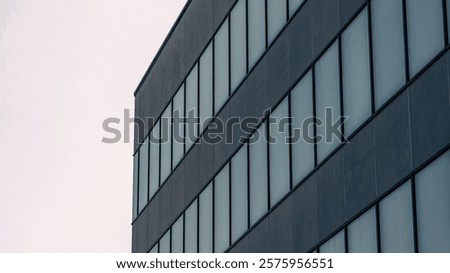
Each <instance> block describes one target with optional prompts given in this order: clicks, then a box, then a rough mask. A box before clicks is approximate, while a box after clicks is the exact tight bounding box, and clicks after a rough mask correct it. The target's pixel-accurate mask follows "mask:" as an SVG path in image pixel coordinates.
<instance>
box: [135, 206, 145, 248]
mask: <svg viewBox="0 0 450 273" xmlns="http://www.w3.org/2000/svg"><path fill="white" fill-rule="evenodd" d="M147 221H148V212H146V211H144V212H143V213H142V215H141V216H140V217H139V219H138V221H137V222H136V223H135V224H134V225H133V237H136V239H134V245H133V251H134V252H137V253H144V252H147V251H148V246H147V238H148V224H147Z"/></svg>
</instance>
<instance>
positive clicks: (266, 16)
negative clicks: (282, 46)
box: [264, 0, 269, 49]
mask: <svg viewBox="0 0 450 273" xmlns="http://www.w3.org/2000/svg"><path fill="white" fill-rule="evenodd" d="M267 1H268V0H264V13H265V14H264V17H265V18H264V21H265V22H264V31H265V40H266V41H265V42H266V46H265V49H267V46H268V45H269V38H268V33H267V29H268V24H269V22H268V20H269V19H268V12H267Z"/></svg>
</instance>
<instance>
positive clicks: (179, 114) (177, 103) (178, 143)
mask: <svg viewBox="0 0 450 273" xmlns="http://www.w3.org/2000/svg"><path fill="white" fill-rule="evenodd" d="M172 116H173V140H172V141H173V157H172V159H173V162H172V166H173V167H174V168H175V166H177V165H178V163H179V162H180V161H181V159H182V158H183V155H184V84H183V85H182V86H181V87H180V89H179V90H178V92H177V94H176V95H175V97H174V98H173V115H172Z"/></svg>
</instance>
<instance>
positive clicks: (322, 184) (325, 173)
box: [300, 152, 345, 240]
mask: <svg viewBox="0 0 450 273" xmlns="http://www.w3.org/2000/svg"><path fill="white" fill-rule="evenodd" d="M316 177H317V214H318V230H319V233H318V235H319V240H321V239H324V237H326V236H327V235H329V234H330V233H331V232H333V231H334V230H336V228H338V227H339V225H340V224H342V223H343V222H344V221H345V202H344V160H343V156H342V153H341V152H338V153H336V154H335V155H334V156H333V157H331V158H330V159H329V160H328V161H327V162H325V164H324V165H323V166H322V167H320V169H319V170H318V171H317V176H316ZM300 188H301V187H300Z"/></svg>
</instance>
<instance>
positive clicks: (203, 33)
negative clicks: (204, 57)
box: [198, 0, 215, 50]
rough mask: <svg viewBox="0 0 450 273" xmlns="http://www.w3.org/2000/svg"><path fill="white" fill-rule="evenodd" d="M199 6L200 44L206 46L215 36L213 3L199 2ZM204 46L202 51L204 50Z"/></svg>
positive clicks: (207, 0) (200, 0) (208, 0)
mask: <svg viewBox="0 0 450 273" xmlns="http://www.w3.org/2000/svg"><path fill="white" fill-rule="evenodd" d="M198 2H199V4H198V7H199V12H198V14H199V25H198V26H199V44H200V45H202V46H203V45H206V44H207V43H208V41H209V40H210V39H211V37H212V36H213V32H214V30H215V28H214V20H213V19H214V14H213V10H214V9H213V1H211V0H198ZM203 48H204V46H203V47H202V48H201V49H200V50H202V49H203Z"/></svg>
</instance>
